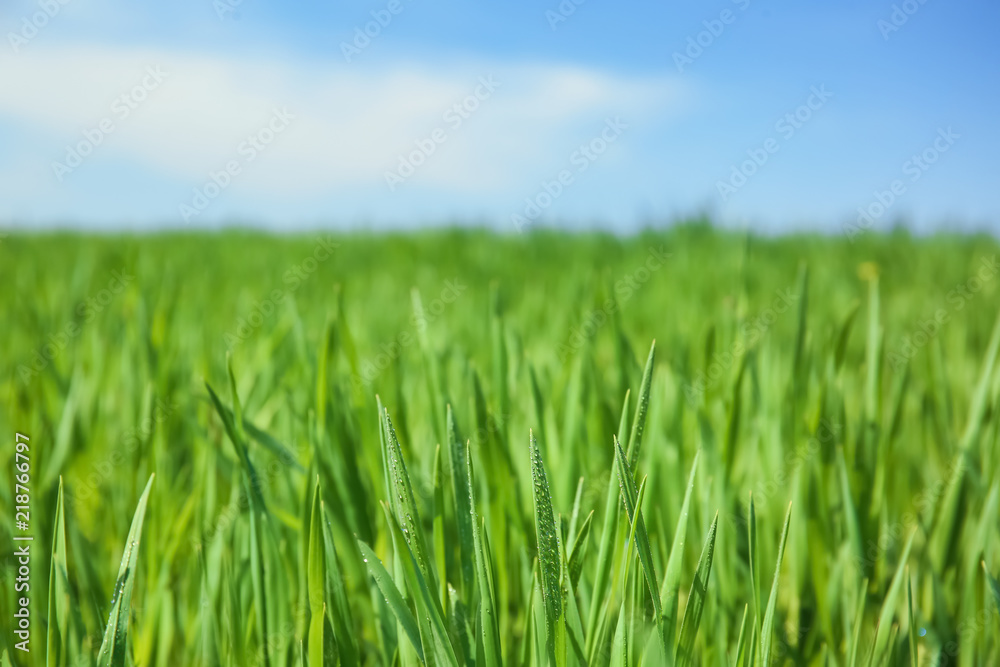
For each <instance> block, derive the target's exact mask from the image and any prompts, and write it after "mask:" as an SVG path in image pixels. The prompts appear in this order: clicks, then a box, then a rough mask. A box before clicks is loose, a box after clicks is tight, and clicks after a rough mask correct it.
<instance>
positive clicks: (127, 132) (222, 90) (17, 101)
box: [0, 46, 689, 196]
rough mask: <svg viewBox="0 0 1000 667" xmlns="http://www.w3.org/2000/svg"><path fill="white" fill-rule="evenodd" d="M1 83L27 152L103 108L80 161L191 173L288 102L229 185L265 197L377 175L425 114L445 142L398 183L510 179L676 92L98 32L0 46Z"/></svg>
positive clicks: (598, 77)
mask: <svg viewBox="0 0 1000 667" xmlns="http://www.w3.org/2000/svg"><path fill="white" fill-rule="evenodd" d="M157 66H158V67H159V68H161V69H162V71H163V72H165V73H166V74H167V76H166V78H165V80H164V81H163V83H162V84H160V85H159V86H158V87H156V88H155V89H154V90H152V91H151V92H150V93H149V96H148V99H146V100H145V101H144V102H142V103H140V104H139V105H138V108H137V109H136V110H135V111H134V112H133V113H132V114H131V115H130V116H129V117H128V118H126V119H124V120H121V119H119V118H117V117H116V116H115V114H114V113H113V112H112V110H111V104H112V101H113V100H115V99H116V98H117V97H119V96H120V95H122V94H125V93H127V92H128V91H130V90H131V89H132V88H133V87H134V86H136V85H138V84H139V83H140V82H141V81H142V79H143V77H144V72H145V71H146V68H147V67H157ZM489 76H492V77H493V79H494V80H495V81H497V82H499V84H500V85H499V87H498V88H497V89H496V91H495V92H493V93H492V95H491V96H490V97H489V99H487V100H485V101H484V102H482V103H481V105H480V107H479V109H478V110H476V111H475V112H474V113H472V114H471V116H470V118H469V119H468V120H466V121H464V122H463V123H462V125H461V127H458V128H457V129H456V128H453V127H452V126H451V125H449V123H448V122H446V121H445V119H444V117H443V115H444V114H445V112H446V111H447V110H448V109H449V108H450V107H452V105H454V104H456V103H457V102H460V101H461V100H463V99H464V98H465V97H466V96H468V95H470V94H472V93H473V92H474V91H475V89H476V86H477V85H478V80H479V78H480V77H489ZM0 90H4V91H5V94H4V95H2V96H0V128H2V127H3V126H7V127H8V128H14V129H15V130H16V129H17V128H19V127H22V128H25V129H29V130H30V134H31V135H32V136H44V137H46V138H51V139H52V141H51V142H49V143H47V145H46V147H44V149H43V148H42V147H39V150H40V151H41V152H43V153H44V152H45V151H48V152H51V151H52V148H51V147H52V146H56V147H60V148H58V149H57V150H56V151H55V153H54V154H52V155H47V154H46V157H49V158H51V159H52V160H57V159H61V158H62V155H63V152H64V151H63V150H61V147H62V146H64V145H68V144H73V143H76V142H77V141H79V140H81V139H82V138H83V135H82V132H83V131H84V130H85V129H88V128H95V127H97V125H98V123H99V122H100V121H101V119H103V118H112V119H113V120H114V122H115V126H116V127H115V131H114V132H113V133H112V134H111V135H110V136H109V137H108V138H107V140H106V141H105V142H104V145H102V146H101V147H100V148H99V149H98V150H96V151H95V152H94V154H93V155H92V156H90V157H88V158H87V160H88V162H93V163H98V162H99V161H102V160H109V159H115V160H117V161H122V160H124V161H126V162H128V163H131V164H135V165H138V166H141V167H142V168H143V169H145V170H149V171H152V172H153V173H159V174H161V175H162V176H163V177H164V178H169V179H172V180H181V181H189V182H190V183H191V184H192V185H196V184H198V183H201V182H203V181H204V180H205V178H206V176H207V173H208V172H209V171H210V170H217V169H219V168H221V167H223V165H224V164H225V163H226V162H227V161H228V160H233V159H240V156H239V155H238V153H237V146H238V145H239V144H240V142H242V141H244V140H245V138H246V137H247V136H248V135H249V134H251V133H255V132H257V131H258V130H260V129H261V128H263V127H264V126H265V124H266V123H267V121H268V119H269V118H270V117H271V115H272V113H273V109H275V108H277V109H282V108H284V109H287V110H288V111H289V112H290V113H292V114H293V115H294V116H295V120H294V122H293V123H292V124H291V126H290V127H289V129H288V130H287V131H285V132H283V133H281V134H280V136H278V137H277V138H276V139H275V141H274V142H273V143H272V144H271V145H269V146H268V147H267V149H266V151H264V152H263V153H262V154H261V157H260V158H259V159H257V160H255V161H254V162H253V164H252V165H247V168H246V169H245V170H244V173H243V174H241V176H240V178H239V182H238V183H234V189H235V187H236V186H238V187H239V188H240V189H244V188H245V189H252V190H254V191H266V192H267V193H268V194H270V195H275V196H293V195H298V194H303V195H314V194H318V193H324V192H330V191H336V190H338V189H349V188H355V187H359V186H364V185H368V186H371V185H374V184H379V183H383V182H384V173H385V171H386V170H390V169H393V168H395V167H396V164H397V156H398V155H400V154H403V153H408V152H410V151H412V150H413V149H414V142H415V141H416V140H418V139H422V138H425V137H428V136H429V135H430V134H431V131H432V130H434V129H435V128H442V129H443V130H444V131H445V133H446V136H447V140H446V141H445V142H444V143H443V144H441V145H440V146H438V147H437V149H436V150H435V153H434V154H433V155H432V156H431V157H430V158H429V159H427V161H426V162H425V164H423V165H422V166H421V167H420V168H419V169H418V170H417V172H416V174H415V175H414V176H413V177H412V182H411V183H408V184H407V186H408V187H409V186H415V185H423V186H427V187H430V188H433V189H435V190H438V189H440V190H445V191H460V192H466V193H475V192H486V191H497V190H504V189H507V188H509V187H511V186H512V185H513V186H515V187H516V185H517V184H518V183H519V182H520V181H521V180H522V179H523V172H524V170H525V168H526V167H529V168H530V167H533V166H536V165H537V163H538V162H539V161H542V162H550V163H552V164H558V161H560V160H564V159H565V156H566V155H567V154H568V152H569V151H570V150H571V149H572V147H573V146H574V145H576V143H578V142H579V141H580V140H582V139H586V138H589V136H590V135H591V134H592V133H593V130H594V129H599V128H600V126H601V125H602V124H603V122H604V119H605V117H608V116H616V115H618V116H621V117H623V118H626V119H629V120H630V121H639V120H641V119H643V118H651V117H652V118H656V119H660V118H663V117H668V116H669V115H670V114H672V113H674V112H676V111H678V110H680V109H681V108H683V107H684V106H685V105H686V101H687V99H688V98H689V92H688V90H687V89H686V88H685V87H684V86H683V85H682V84H680V83H679V82H678V81H677V80H676V79H672V78H667V77H659V76H657V77H653V76H650V77H631V78H622V77H619V76H617V75H614V74H611V73H607V72H603V71H597V70H592V69H587V68H584V67H579V66H559V65H545V64H523V63H497V62H492V63H491V62H481V63H464V64H460V65H458V64H452V65H446V66H441V65H434V66H431V65H424V66H420V65H411V66H397V67H394V68H388V67H381V68H371V67H364V66H360V65H358V64H354V65H348V64H345V63H343V62H334V63H326V64H323V63H317V62H315V61H303V62H291V61H289V62H283V63H275V62H274V61H264V60H263V59H262V60H260V61H257V62H250V61H247V60H246V59H245V58H244V59H228V58H225V57H222V56H217V55H194V54H191V53H188V52H180V51H153V50H138V49H134V50H129V49H125V48H110V47H96V46H95V47H91V46H76V47H63V48H60V49H45V50H42V49H37V50H31V51H29V52H26V53H24V54H22V55H21V56H19V57H17V58H11V59H6V62H5V63H4V66H3V67H2V68H0ZM588 128H589V129H588ZM265 158H266V159H265ZM0 166H5V167H8V166H11V165H9V164H8V165H0ZM0 187H3V186H0Z"/></svg>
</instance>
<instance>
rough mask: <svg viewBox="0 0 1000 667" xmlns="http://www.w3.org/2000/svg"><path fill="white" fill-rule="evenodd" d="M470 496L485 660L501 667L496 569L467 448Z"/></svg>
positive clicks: (490, 665)
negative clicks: (478, 513) (480, 516)
mask: <svg viewBox="0 0 1000 667" xmlns="http://www.w3.org/2000/svg"><path fill="white" fill-rule="evenodd" d="M465 464H466V474H465V481H466V489H467V492H466V495H467V496H468V505H469V512H470V516H471V518H472V542H473V546H474V548H475V560H476V563H475V564H476V583H477V585H478V587H479V617H480V621H479V622H480V625H481V627H482V642H483V658H484V662H485V665H486V667H501V665H503V656H502V653H501V649H500V628H499V625H498V622H499V617H498V616H497V607H496V590H495V589H494V587H493V568H492V567H491V566H490V562H489V557H488V556H487V548H486V545H485V544H484V542H485V539H484V533H485V532H486V526H485V523H484V524H482V525H480V523H479V519H478V518H477V516H476V492H475V487H474V485H473V479H474V478H473V472H472V456H471V454H470V452H469V446H468V445H466V449H465Z"/></svg>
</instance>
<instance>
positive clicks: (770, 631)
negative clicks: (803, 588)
mask: <svg viewBox="0 0 1000 667" xmlns="http://www.w3.org/2000/svg"><path fill="white" fill-rule="evenodd" d="M791 520H792V504H791V503H788V510H787V511H786V512H785V525H784V526H783V527H782V529H781V540H780V541H779V542H778V562H777V563H776V564H775V566H774V579H773V580H772V582H771V594H770V595H769V596H768V598H767V610H766V611H765V612H764V621H763V623H762V624H761V628H760V660H759V661H758V662H759V664H760V665H761V667H769V665H770V664H771V641H772V639H773V638H774V612H775V607H776V606H777V604H778V580H779V579H780V577H781V561H782V560H783V559H784V556H785V543H786V542H787V541H788V524H789V523H791Z"/></svg>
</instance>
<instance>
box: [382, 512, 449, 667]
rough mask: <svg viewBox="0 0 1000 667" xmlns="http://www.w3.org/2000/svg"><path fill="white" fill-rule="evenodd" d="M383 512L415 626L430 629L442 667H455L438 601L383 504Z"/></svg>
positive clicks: (401, 531) (403, 534) (390, 513)
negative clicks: (410, 598) (414, 614)
mask: <svg viewBox="0 0 1000 667" xmlns="http://www.w3.org/2000/svg"><path fill="white" fill-rule="evenodd" d="M382 509H383V510H384V512H385V518H386V523H387V524H388V525H389V532H390V534H391V536H392V545H393V549H395V551H396V553H398V554H399V560H400V562H401V565H402V569H403V577H404V578H405V580H406V585H407V587H408V588H409V590H410V594H411V595H412V596H413V599H414V605H415V607H416V610H417V614H418V625H419V622H420V619H422V620H423V621H424V623H425V624H426V626H427V627H428V628H429V630H430V634H431V640H432V642H433V647H434V655H435V657H436V660H437V661H438V662H440V663H441V664H444V665H450V666H451V667H458V664H459V661H458V657H457V656H456V654H455V647H454V646H453V645H452V643H451V638H450V636H449V635H448V629H447V624H446V623H445V620H444V611H443V610H442V609H441V607H440V600H438V599H437V597H435V596H434V593H433V592H432V588H431V584H430V583H429V582H428V581H427V579H426V577H425V576H424V573H423V572H422V571H421V570H420V567H419V566H418V564H417V558H416V555H414V553H413V549H412V548H411V547H410V545H409V544H408V543H407V542H406V535H405V533H404V532H403V529H402V527H401V526H400V524H399V522H398V521H397V520H396V517H394V516H393V515H392V512H391V510H390V509H389V505H388V504H387V503H383V505H382Z"/></svg>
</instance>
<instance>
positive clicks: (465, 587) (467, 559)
mask: <svg viewBox="0 0 1000 667" xmlns="http://www.w3.org/2000/svg"><path fill="white" fill-rule="evenodd" d="M445 421H446V424H445V428H446V430H447V432H448V457H449V458H448V463H449V465H450V467H451V488H452V490H453V493H452V497H453V498H454V499H455V523H456V524H457V526H458V552H459V556H460V558H459V562H460V563H461V568H462V594H463V595H464V596H465V598H464V599H465V600H467V601H468V600H469V599H471V591H472V589H473V580H474V578H475V574H474V570H475V567H474V563H475V559H476V557H475V548H474V547H473V545H472V523H473V518H472V506H471V504H470V502H471V501H470V497H469V495H468V493H466V490H467V489H468V488H469V480H468V479H467V476H468V474H469V466H468V462H467V460H466V457H467V453H468V452H467V449H466V446H465V445H464V444H463V443H462V442H461V438H460V437H459V434H458V427H457V426H456V425H455V414H454V412H452V409H451V405H449V406H448V408H447V416H446V419H445Z"/></svg>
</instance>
